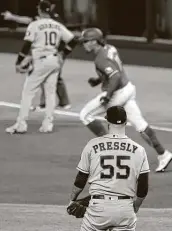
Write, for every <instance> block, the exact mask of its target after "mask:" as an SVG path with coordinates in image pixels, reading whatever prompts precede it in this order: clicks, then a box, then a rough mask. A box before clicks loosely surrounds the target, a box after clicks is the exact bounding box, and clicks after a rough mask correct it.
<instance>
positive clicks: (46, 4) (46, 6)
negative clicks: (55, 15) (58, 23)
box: [38, 0, 51, 13]
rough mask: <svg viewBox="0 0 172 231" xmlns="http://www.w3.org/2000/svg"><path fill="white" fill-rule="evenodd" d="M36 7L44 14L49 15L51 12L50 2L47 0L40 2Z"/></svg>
mask: <svg viewBox="0 0 172 231" xmlns="http://www.w3.org/2000/svg"><path fill="white" fill-rule="evenodd" d="M38 6H39V8H40V9H41V10H42V11H43V12H45V13H49V12H50V11H51V2H50V1H48V0H40V2H39V4H38Z"/></svg>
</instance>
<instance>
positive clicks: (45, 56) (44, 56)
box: [39, 54, 57, 59]
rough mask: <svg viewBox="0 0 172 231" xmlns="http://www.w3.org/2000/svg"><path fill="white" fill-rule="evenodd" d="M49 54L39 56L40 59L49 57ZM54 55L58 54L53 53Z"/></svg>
mask: <svg viewBox="0 0 172 231" xmlns="http://www.w3.org/2000/svg"><path fill="white" fill-rule="evenodd" d="M48 56H49V55H43V56H41V57H39V58H40V59H45V58H47V57H48ZM53 56H57V54H53Z"/></svg>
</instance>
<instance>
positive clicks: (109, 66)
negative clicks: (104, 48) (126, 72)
mask: <svg viewBox="0 0 172 231" xmlns="http://www.w3.org/2000/svg"><path fill="white" fill-rule="evenodd" d="M96 68H97V70H99V71H100V72H101V74H103V75H105V76H107V77H109V78H110V77H111V76H112V75H114V74H116V73H118V72H119V70H118V68H117V66H116V65H115V63H113V62H112V60H109V59H108V58H106V57H100V58H99V59H98V60H97V61H96Z"/></svg>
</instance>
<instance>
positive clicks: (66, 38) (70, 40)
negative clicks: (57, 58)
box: [59, 24, 79, 58]
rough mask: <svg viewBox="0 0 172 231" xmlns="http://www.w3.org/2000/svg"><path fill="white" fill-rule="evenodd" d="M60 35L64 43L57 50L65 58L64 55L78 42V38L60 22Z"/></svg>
mask: <svg viewBox="0 0 172 231" xmlns="http://www.w3.org/2000/svg"><path fill="white" fill-rule="evenodd" d="M61 35H62V36H61V40H62V41H63V43H64V45H63V48H62V49H61V48H60V47H59V51H60V52H62V54H63V57H64V58H66V56H68V55H69V54H70V53H71V52H72V50H73V49H74V48H75V47H76V45H77V44H78V43H79V39H78V38H77V37H76V36H74V34H73V33H72V32H71V31H70V30H68V29H67V28H66V27H65V26H64V25H62V24H61Z"/></svg>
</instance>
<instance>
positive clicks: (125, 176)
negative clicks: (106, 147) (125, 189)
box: [100, 155, 130, 179]
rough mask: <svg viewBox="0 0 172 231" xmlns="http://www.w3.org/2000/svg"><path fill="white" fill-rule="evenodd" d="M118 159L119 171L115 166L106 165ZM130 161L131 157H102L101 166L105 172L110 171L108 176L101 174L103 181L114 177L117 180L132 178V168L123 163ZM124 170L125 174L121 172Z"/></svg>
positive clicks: (117, 166)
mask: <svg viewBox="0 0 172 231" xmlns="http://www.w3.org/2000/svg"><path fill="white" fill-rule="evenodd" d="M114 158H117V161H116V167H115V168H118V171H115V169H114V166H113V165H110V164H106V161H107V160H114ZM127 160H130V156H115V157H114V156H112V155H108V156H101V157H100V165H101V167H102V168H103V169H104V170H109V173H108V174H105V173H103V172H101V174H100V178H101V179H111V178H112V177H114V175H115V177H116V179H128V177H129V176H130V167H129V166H128V165H127V164H123V163H122V162H123V161H127ZM122 170H123V173H122V172H121V171H122Z"/></svg>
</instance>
